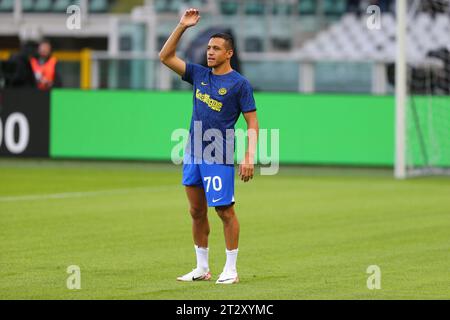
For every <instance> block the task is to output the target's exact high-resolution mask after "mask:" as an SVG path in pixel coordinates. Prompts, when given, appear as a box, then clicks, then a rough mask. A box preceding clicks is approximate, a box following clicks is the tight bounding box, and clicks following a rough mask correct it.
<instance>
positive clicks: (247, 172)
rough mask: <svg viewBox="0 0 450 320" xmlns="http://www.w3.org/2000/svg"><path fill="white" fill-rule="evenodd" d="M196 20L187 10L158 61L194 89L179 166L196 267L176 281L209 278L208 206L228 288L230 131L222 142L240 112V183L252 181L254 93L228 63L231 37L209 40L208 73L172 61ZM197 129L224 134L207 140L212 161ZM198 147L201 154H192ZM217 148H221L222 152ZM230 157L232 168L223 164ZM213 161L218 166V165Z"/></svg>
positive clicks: (231, 269)
mask: <svg viewBox="0 0 450 320" xmlns="http://www.w3.org/2000/svg"><path fill="white" fill-rule="evenodd" d="M199 20H200V15H199V11H198V10H197V9H193V8H191V9H188V10H186V11H185V13H184V14H183V16H182V17H181V19H180V22H179V24H178V25H177V27H176V28H175V30H174V31H173V32H172V34H171V35H170V37H169V39H168V40H167V42H166V43H165V45H164V47H163V48H162V50H161V52H160V53H159V57H160V60H161V62H162V63H164V64H165V65H166V66H168V67H169V68H170V69H172V70H173V71H175V72H176V73H177V74H179V75H180V76H181V77H182V79H183V80H184V81H187V82H189V83H190V84H192V85H193V89H194V99H193V100H194V103H193V104H194V106H193V112H192V120H191V128H190V135H189V143H188V146H187V147H186V150H185V157H184V163H183V185H184V186H185V189H186V194H187V198H188V200H189V204H190V214H191V216H192V233H193V238H194V244H195V246H194V247H195V251H196V255H197V267H196V268H195V269H193V271H192V272H189V273H187V274H185V275H183V276H181V277H178V278H177V280H179V281H196V280H210V279H211V273H210V271H209V264H208V235H209V223H208V217H207V211H208V206H209V207H214V208H215V210H216V212H217V214H218V215H219V217H220V218H221V220H222V222H223V228H224V235H225V243H226V263H225V267H224V268H223V272H222V273H221V274H220V276H219V278H218V280H217V282H216V283H217V284H232V283H237V282H239V278H238V273H237V268H236V260H237V255H238V241H239V222H238V219H237V217H236V213H235V211H234V202H235V200H234V173H235V172H234V163H233V158H234V131H232V132H233V136H232V138H233V139H232V141H231V143H230V141H229V139H225V137H227V132H229V130H230V129H232V130H234V125H235V123H236V121H237V120H238V118H239V116H240V114H241V113H243V114H244V118H245V120H246V122H247V131H248V138H247V142H248V147H247V151H246V153H245V157H244V160H243V161H242V162H241V164H240V166H239V176H240V178H241V180H243V181H244V182H248V181H249V180H250V179H252V178H253V172H254V155H255V150H256V143H257V132H258V130H259V128H258V120H257V116H256V106H255V100H254V98H253V90H252V88H251V86H250V84H249V82H248V80H247V79H245V78H244V77H243V76H241V75H240V74H239V73H238V72H236V71H235V70H233V69H232V67H231V64H230V59H231V57H232V56H233V50H234V42H233V38H232V37H231V36H230V35H228V34H223V33H219V34H215V35H213V36H212V37H211V38H210V40H209V43H208V47H207V61H208V68H206V67H203V66H201V65H197V64H192V63H185V62H184V61H183V60H181V59H180V58H178V57H177V56H176V48H177V45H178V42H179V40H180V39H181V36H182V35H183V33H184V32H185V31H186V30H187V29H188V28H189V27H193V26H195V25H196V24H197V23H198V21H199ZM198 124H200V127H201V137H203V134H205V136H206V135H207V132H208V131H209V129H213V130H216V132H217V131H219V132H220V133H221V134H222V135H221V136H222V138H219V139H218V138H216V139H214V138H211V139H210V141H209V144H211V143H214V142H215V143H216V145H215V147H216V148H214V152H212V153H211V154H213V153H214V156H213V157H214V161H213V160H211V158H210V157H206V158H207V159H205V156H204V155H203V152H204V151H206V150H207V148H208V145H209V144H208V141H206V142H205V141H203V139H204V138H202V141H200V142H199V141H196V140H195V136H196V134H195V130H196V129H197V127H198ZM251 133H253V134H251ZM207 140H208V139H207ZM216 140H221V141H216ZM196 144H197V146H196ZM199 145H201V149H200V150H201V151H202V153H201V154H199V153H198V152H196V151H195V150H198V149H196V148H197V147H198V146H199ZM219 146H223V148H222V150H220V148H219ZM193 150H194V151H193ZM230 154H231V159H232V160H231V163H230V161H227V159H228V160H229V159H230ZM217 159H220V160H222V161H216V160H217ZM199 160H200V161H199Z"/></svg>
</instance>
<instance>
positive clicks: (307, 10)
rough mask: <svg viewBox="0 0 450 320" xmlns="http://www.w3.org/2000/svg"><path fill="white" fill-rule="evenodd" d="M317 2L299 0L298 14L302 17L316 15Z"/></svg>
mask: <svg viewBox="0 0 450 320" xmlns="http://www.w3.org/2000/svg"><path fill="white" fill-rule="evenodd" d="M316 10H317V2H316V1H315V0H299V2H298V13H299V14H300V15H307V14H315V13H316Z"/></svg>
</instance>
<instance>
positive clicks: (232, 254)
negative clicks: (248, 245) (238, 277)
mask: <svg viewBox="0 0 450 320" xmlns="http://www.w3.org/2000/svg"><path fill="white" fill-rule="evenodd" d="M225 252H226V254H227V262H226V263H225V268H223V270H224V271H225V272H227V273H237V269H236V260H237V256H238V249H234V250H228V249H226V250H225Z"/></svg>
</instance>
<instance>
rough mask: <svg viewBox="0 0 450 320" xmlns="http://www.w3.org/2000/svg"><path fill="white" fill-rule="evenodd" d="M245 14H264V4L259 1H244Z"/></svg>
mask: <svg viewBox="0 0 450 320" xmlns="http://www.w3.org/2000/svg"><path fill="white" fill-rule="evenodd" d="M245 14H248V15H262V14H264V3H263V2H262V1H259V0H248V1H245Z"/></svg>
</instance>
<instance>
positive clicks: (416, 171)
mask: <svg viewBox="0 0 450 320" xmlns="http://www.w3.org/2000/svg"><path fill="white" fill-rule="evenodd" d="M449 2H450V1H448V0H434V1H412V0H397V24H398V25H397V59H396V104H397V105H396V161H395V176H396V177H397V178H400V179H402V178H408V177H413V176H420V175H445V174H447V175H450V3H449Z"/></svg>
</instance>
